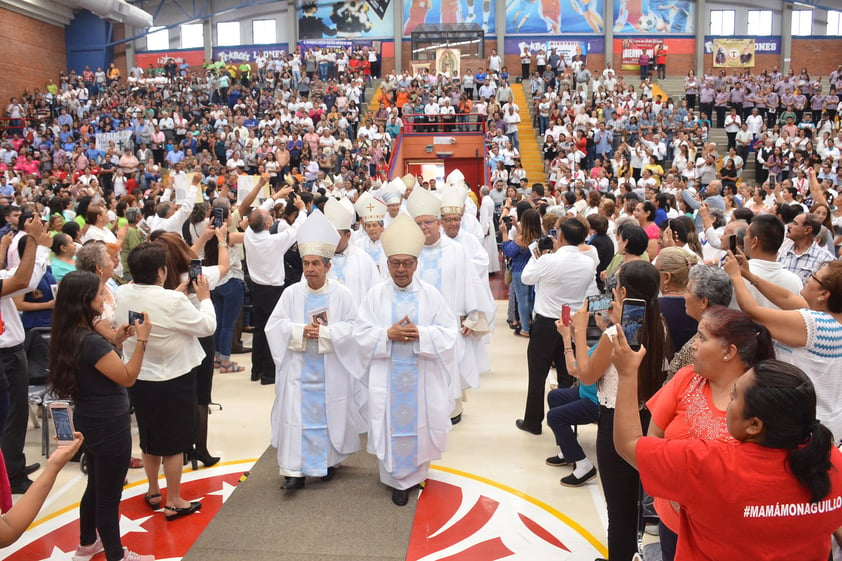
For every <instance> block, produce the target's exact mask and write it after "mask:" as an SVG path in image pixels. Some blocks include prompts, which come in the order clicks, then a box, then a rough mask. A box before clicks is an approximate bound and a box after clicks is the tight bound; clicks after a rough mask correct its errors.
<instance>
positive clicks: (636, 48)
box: [622, 39, 663, 70]
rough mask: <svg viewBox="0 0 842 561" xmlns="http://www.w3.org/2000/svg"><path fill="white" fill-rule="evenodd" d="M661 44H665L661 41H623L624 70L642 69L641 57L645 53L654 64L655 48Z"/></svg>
mask: <svg viewBox="0 0 842 561" xmlns="http://www.w3.org/2000/svg"><path fill="white" fill-rule="evenodd" d="M661 44H663V40H661V39H623V62H622V70H638V69H639V68H640V55H642V54H643V53H644V51H645V52H646V53H647V54H648V55H649V58H650V60H652V63H653V64H654V60H655V47H656V46H658V45H661Z"/></svg>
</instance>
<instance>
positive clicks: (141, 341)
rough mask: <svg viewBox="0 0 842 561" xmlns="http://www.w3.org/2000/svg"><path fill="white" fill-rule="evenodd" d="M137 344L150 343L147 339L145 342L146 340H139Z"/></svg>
mask: <svg viewBox="0 0 842 561" xmlns="http://www.w3.org/2000/svg"><path fill="white" fill-rule="evenodd" d="M137 342H138V343H148V342H149V339H146V340H144V339H138V340H137Z"/></svg>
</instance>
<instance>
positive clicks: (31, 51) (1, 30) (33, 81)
mask: <svg viewBox="0 0 842 561" xmlns="http://www.w3.org/2000/svg"><path fill="white" fill-rule="evenodd" d="M0 22H2V23H0V44H2V45H3V56H2V57H0V76H2V77H3V79H2V80H0V106H2V109H3V116H5V107H6V104H7V103H8V102H9V98H11V97H13V96H20V94H21V93H22V92H23V90H27V89H28V90H33V89H35V88H40V89H41V90H43V89H44V87H45V86H46V85H47V80H48V79H49V78H53V79H54V80H55V81H56V83H58V74H59V72H60V71H61V70H64V68H65V66H66V65H67V54H66V48H65V44H64V28H63V27H58V26H55V25H50V24H48V23H44V22H41V21H38V20H36V19H33V18H30V17H28V16H24V15H21V14H18V13H16V12H12V11H9V10H5V9H0Z"/></svg>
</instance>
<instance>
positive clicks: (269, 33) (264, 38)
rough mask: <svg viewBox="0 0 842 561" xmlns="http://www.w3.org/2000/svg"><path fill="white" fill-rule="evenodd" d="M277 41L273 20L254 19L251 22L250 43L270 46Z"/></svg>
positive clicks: (275, 25) (275, 24) (275, 26)
mask: <svg viewBox="0 0 842 561" xmlns="http://www.w3.org/2000/svg"><path fill="white" fill-rule="evenodd" d="M276 41H277V23H276V22H275V20H273V19H256V20H253V21H252V22H251V42H252V43H254V44H255V45H271V44H273V43H275V42H276Z"/></svg>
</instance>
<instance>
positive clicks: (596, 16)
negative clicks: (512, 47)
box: [498, 0, 605, 35]
mask: <svg viewBox="0 0 842 561" xmlns="http://www.w3.org/2000/svg"><path fill="white" fill-rule="evenodd" d="M498 1H502V0H498ZM604 13H605V8H604V4H603V0H571V1H570V2H569V3H568V2H559V0H541V1H540V2H538V1H537V0H507V1H506V33H507V34H517V33H528V34H530V35H535V34H541V35H544V34H549V35H558V34H559V33H599V34H603V33H605V22H604V15H603V14H604Z"/></svg>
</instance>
